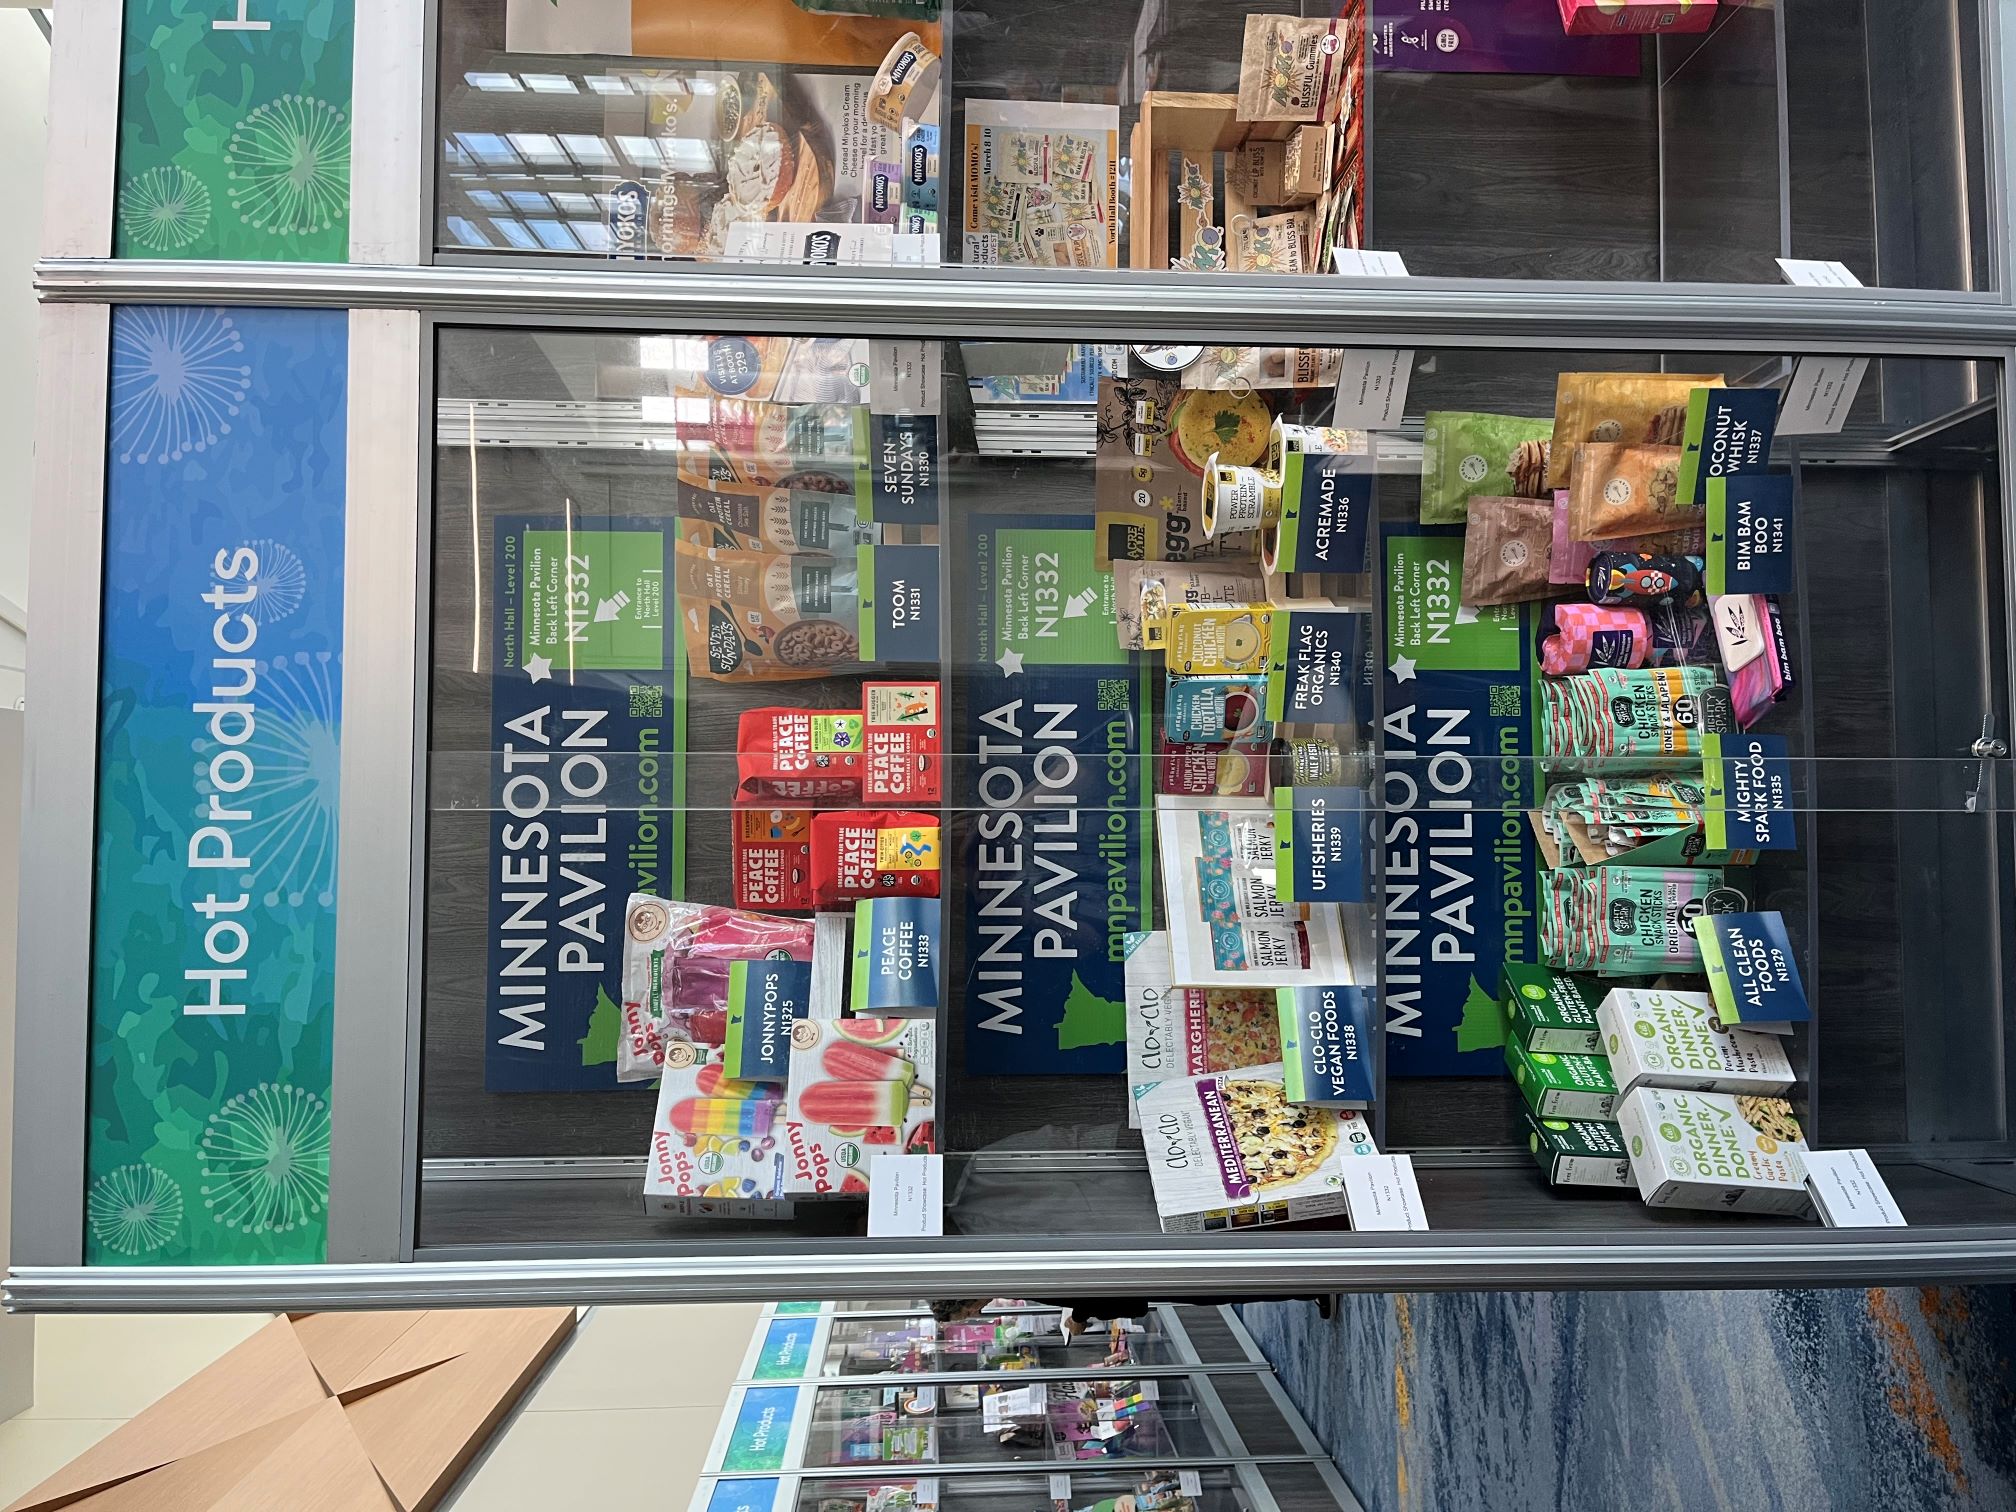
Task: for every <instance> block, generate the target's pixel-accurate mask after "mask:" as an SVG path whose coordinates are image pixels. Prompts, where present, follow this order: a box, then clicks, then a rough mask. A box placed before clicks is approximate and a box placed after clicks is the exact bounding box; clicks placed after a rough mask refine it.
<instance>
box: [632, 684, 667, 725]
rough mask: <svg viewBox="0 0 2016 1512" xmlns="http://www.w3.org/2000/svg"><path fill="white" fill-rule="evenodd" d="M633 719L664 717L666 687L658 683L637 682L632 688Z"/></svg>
mask: <svg viewBox="0 0 2016 1512" xmlns="http://www.w3.org/2000/svg"><path fill="white" fill-rule="evenodd" d="M630 717H631V718H632V719H663V718H664V717H665V689H664V688H663V687H661V686H660V685H659V684H657V683H635V684H633V685H632V686H631V688H630Z"/></svg>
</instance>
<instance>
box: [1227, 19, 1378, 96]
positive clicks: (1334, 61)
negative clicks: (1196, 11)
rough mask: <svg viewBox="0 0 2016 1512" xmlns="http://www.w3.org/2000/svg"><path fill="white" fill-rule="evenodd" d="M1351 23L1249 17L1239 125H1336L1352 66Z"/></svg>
mask: <svg viewBox="0 0 2016 1512" xmlns="http://www.w3.org/2000/svg"><path fill="white" fill-rule="evenodd" d="M1352 24H1353V23H1351V22H1350V21H1347V20H1342V19H1339V20H1327V19H1325V18H1323V17H1320V16H1316V17H1303V16H1248V17H1247V18H1246V36H1245V45H1244V46H1243V47H1242V48H1241V49H1240V53H1239V119H1240V120H1242V121H1323V120H1333V119H1335V117H1336V114H1337V107H1338V105H1339V103H1340V102H1341V100H1342V98H1343V96H1342V88H1343V82H1344V65H1345V63H1346V61H1347V58H1346V49H1345V43H1346V41H1347V40H1348V39H1347V37H1346V36H1345V33H1344V29H1345V28H1346V27H1348V26H1350V25H1352Z"/></svg>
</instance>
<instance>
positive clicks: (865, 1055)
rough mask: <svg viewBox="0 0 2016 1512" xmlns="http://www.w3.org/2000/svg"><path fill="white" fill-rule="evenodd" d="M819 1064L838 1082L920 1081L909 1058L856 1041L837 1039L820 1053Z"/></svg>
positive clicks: (906, 1082)
mask: <svg viewBox="0 0 2016 1512" xmlns="http://www.w3.org/2000/svg"><path fill="white" fill-rule="evenodd" d="M819 1064H820V1066H821V1067H822V1068H823V1069H824V1070H825V1072H826V1074H827V1076H829V1077H831V1078H832V1079H833V1080H835V1081H892V1082H902V1083H903V1084H904V1085H905V1086H908V1085H910V1083H912V1082H914V1081H916V1080H917V1068H916V1067H915V1066H914V1065H912V1064H911V1063H910V1062H909V1060H908V1059H906V1058H905V1057H903V1056H901V1055H896V1054H893V1053H891V1052H890V1051H887V1050H877V1049H875V1048H874V1047H873V1046H872V1045H862V1044H857V1043H855V1042H854V1041H853V1040H844V1039H839V1040H834V1041H833V1042H832V1043H831V1044H829V1045H827V1046H826V1048H825V1049H824V1050H822V1051H820V1052H819Z"/></svg>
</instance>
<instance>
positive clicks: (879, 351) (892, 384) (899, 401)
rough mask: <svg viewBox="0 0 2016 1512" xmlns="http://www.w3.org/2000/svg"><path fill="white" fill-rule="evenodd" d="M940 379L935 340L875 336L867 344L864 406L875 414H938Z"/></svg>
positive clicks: (940, 396) (942, 378)
mask: <svg viewBox="0 0 2016 1512" xmlns="http://www.w3.org/2000/svg"><path fill="white" fill-rule="evenodd" d="M944 377H945V375H944V372H943V370H942V368H941V366H940V364H939V362H938V343H937V342H935V341H905V340H893V339H888V338H883V337H877V338H875V339H873V340H871V341H870V342H869V343H868V403H869V404H870V405H871V406H873V407H874V409H875V411H876V413H878V414H883V415H935V414H938V413H939V407H940V401H941V400H942V399H943V397H944V392H945V388H944Z"/></svg>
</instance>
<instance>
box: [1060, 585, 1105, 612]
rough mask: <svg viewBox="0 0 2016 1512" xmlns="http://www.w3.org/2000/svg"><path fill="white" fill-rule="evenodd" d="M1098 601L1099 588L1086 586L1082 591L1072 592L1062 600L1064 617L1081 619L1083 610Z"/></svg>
mask: <svg viewBox="0 0 2016 1512" xmlns="http://www.w3.org/2000/svg"><path fill="white" fill-rule="evenodd" d="M1098 601H1099V590H1098V589H1097V588H1087V589H1086V590H1085V591H1084V592H1083V593H1074V594H1072V595H1071V597H1069V598H1068V599H1066V600H1064V618H1066V619H1083V618H1085V611H1086V610H1087V609H1090V608H1091V607H1092V606H1093V605H1094V604H1095V603H1097V602H1098Z"/></svg>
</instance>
